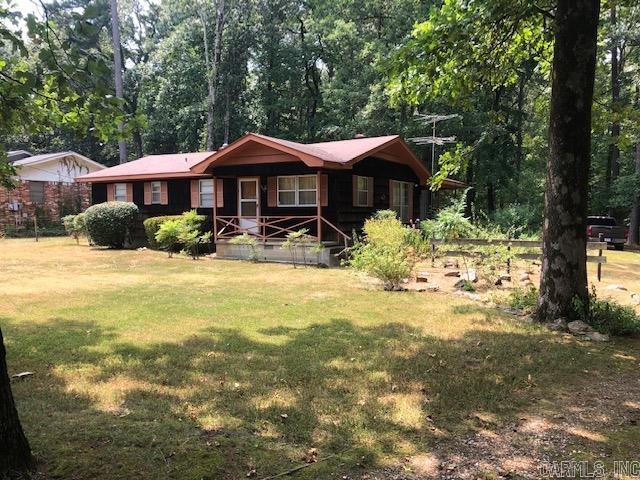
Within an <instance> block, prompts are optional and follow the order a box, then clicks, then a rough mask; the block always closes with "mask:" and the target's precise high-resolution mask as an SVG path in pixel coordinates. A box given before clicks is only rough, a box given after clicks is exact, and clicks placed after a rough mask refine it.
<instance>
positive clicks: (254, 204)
mask: <svg viewBox="0 0 640 480" xmlns="http://www.w3.org/2000/svg"><path fill="white" fill-rule="evenodd" d="M259 183H260V180H259V179H258V178H253V177H252V178H239V179H238V216H239V217H240V228H243V229H246V230H248V231H250V232H253V233H258V232H259V227H258V217H259V216H260V184H259Z"/></svg>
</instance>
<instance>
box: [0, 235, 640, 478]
mask: <svg viewBox="0 0 640 480" xmlns="http://www.w3.org/2000/svg"><path fill="white" fill-rule="evenodd" d="M609 253H611V252H609ZM623 255H632V254H627V253H624V254H623ZM625 258H626V257H625ZM638 258H639V257H637V256H636V257H633V260H634V261H635V262H636V263H637V264H640V260H638ZM0 264H1V265H2V269H3V274H4V277H5V278H6V280H5V282H3V288H2V290H1V291H0V323H1V324H2V328H3V331H4V334H5V340H6V344H7V349H8V362H9V369H10V372H11V373H17V372H20V371H33V372H35V375H34V376H33V377H29V378H27V379H25V380H21V381H16V382H14V384H13V390H14V395H15V397H16V401H17V404H18V407H19V410H20V414H21V418H22V421H23V425H24V428H25V431H26V433H27V436H28V437H29V440H30V442H31V445H32V448H33V450H34V453H35V455H36V456H37V458H38V460H39V470H40V471H42V472H43V475H44V476H46V477H51V478H74V479H90V478H101V479H116V478H118V479H119V478H149V479H152V478H153V479H155V478H181V479H191V478H193V479H196V478H211V479H213V478H216V479H218V478H241V477H245V476H246V475H247V473H248V472H250V471H251V470H252V469H254V468H255V470H256V477H257V478H262V477H266V476H269V475H274V474H277V473H279V472H282V471H285V470H288V469H290V468H292V467H294V466H296V465H299V464H301V463H304V458H305V456H306V455H307V452H308V451H309V450H310V449H312V448H316V449H317V450H318V457H319V458H323V457H326V456H329V455H334V456H333V457H331V458H329V459H328V460H326V461H322V462H319V463H317V464H314V465H312V466H310V467H309V468H306V469H304V470H302V471H300V472H298V473H297V474H296V478H324V477H330V476H332V475H336V476H337V478H341V476H342V475H354V474H357V475H362V474H364V473H365V472H368V471H375V470H376V469H378V468H381V467H383V466H386V465H398V464H399V462H401V460H402V459H403V458H404V457H407V456H411V455H418V454H420V453H422V452H430V451H435V450H437V449H438V448H440V446H441V445H442V444H443V442H444V443H445V444H446V442H447V441H448V439H452V438H456V436H460V435H465V434H468V433H469V432H473V431H474V430H476V429H477V428H478V426H477V418H478V416H481V417H483V418H484V417H486V416H490V417H491V418H495V419H497V420H496V421H497V422H499V423H500V422H502V423H504V422H508V421H510V420H512V419H513V418H516V417H517V416H518V415H519V414H520V412H522V411H523V410H526V409H528V408H532V407H533V406H534V405H535V404H536V402H538V401H539V400H540V399H542V398H544V399H553V398H556V396H562V395H567V394H570V392H571V391H572V390H575V389H579V388H583V387H584V385H586V384H588V383H589V382H592V381H593V379H594V378H598V377H611V376H616V375H628V374H629V373H630V372H633V371H634V369H637V367H638V359H639V358H640V342H638V341H637V340H620V341H616V342H615V343H613V344H604V345H599V344H597V345H596V344H594V345H586V344H584V343H580V342H577V341H575V340H573V339H568V338H566V337H563V336H560V335H557V334H552V333H550V332H547V331H546V330H545V329H543V328H541V327H539V326H536V325H530V324H527V323H526V322H522V321H516V320H514V319H512V318H510V317H508V316H506V315H504V314H502V313H501V312H498V311H496V310H490V309H485V308H483V307H479V306H478V304H475V303H470V302H468V301H465V300H463V299H460V298H453V297H451V296H445V295H439V294H429V295H425V294H419V293H398V292H384V291H380V290H376V289H373V288H371V287H368V286H366V285H365V284H363V283H362V282H360V281H359V280H358V279H356V278H355V277H354V276H353V275H351V274H350V273H349V272H348V271H345V270H335V269H333V270H323V269H313V268H298V269H293V268H292V267H291V266H288V265H274V264H253V263H248V262H234V261H222V260H215V261H214V260H211V259H203V260H200V261H193V260H190V259H187V258H184V257H176V258H173V259H168V258H166V255H165V254H164V253H159V252H153V251H108V250H93V249H90V248H89V247H87V246H76V245H75V243H74V242H73V240H70V239H43V240H41V241H40V242H39V243H35V242H33V240H4V241H2V242H0ZM607 269H609V266H607V267H606V269H605V272H607ZM612 269H613V267H612V268H611V269H609V270H610V271H612ZM629 271H632V270H629ZM636 271H637V269H636ZM625 438H629V439H630V440H628V441H627V440H625V441H624V442H623V441H618V442H617V443H616V444H615V445H616V446H615V448H616V449H617V450H618V451H620V454H621V455H624V454H625V453H629V454H630V451H625V448H627V449H633V448H635V447H634V445H637V442H634V441H631V439H632V438H633V439H638V440H639V441H640V435H639V434H638V429H637V428H635V429H631V430H630V431H625ZM625 445H626V447H625Z"/></svg>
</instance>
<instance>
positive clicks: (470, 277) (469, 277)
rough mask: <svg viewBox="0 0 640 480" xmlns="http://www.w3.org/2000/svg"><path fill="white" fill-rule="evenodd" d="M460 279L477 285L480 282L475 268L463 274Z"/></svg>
mask: <svg viewBox="0 0 640 480" xmlns="http://www.w3.org/2000/svg"><path fill="white" fill-rule="evenodd" d="M460 278H461V279H462V280H466V281H467V282H471V283H476V282H477V281H478V275H476V271H475V270H474V269H473V268H470V269H469V270H467V271H466V272H465V273H463V274H462V275H461V276H460Z"/></svg>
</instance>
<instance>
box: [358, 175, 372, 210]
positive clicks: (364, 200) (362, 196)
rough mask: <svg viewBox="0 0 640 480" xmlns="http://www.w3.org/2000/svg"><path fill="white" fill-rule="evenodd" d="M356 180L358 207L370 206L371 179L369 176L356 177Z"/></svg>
mask: <svg viewBox="0 0 640 480" xmlns="http://www.w3.org/2000/svg"><path fill="white" fill-rule="evenodd" d="M355 181H356V207H367V206H369V179H368V178H367V177H360V176H356V177H355Z"/></svg>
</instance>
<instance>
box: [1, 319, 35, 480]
mask: <svg viewBox="0 0 640 480" xmlns="http://www.w3.org/2000/svg"><path fill="white" fill-rule="evenodd" d="M31 463H32V457H31V449H30V448H29V442H28V441H27V438H26V437H25V436H24V432H23V431H22V426H21V425H20V419H19V418H18V411H17V410H16V405H15V403H14V401H13V395H12V393H11V382H10V381H9V373H8V371H7V361H6V351H5V348H4V340H3V338H2V330H1V329H0V478H3V477H4V475H5V474H6V473H7V472H13V471H16V472H22V471H25V470H27V469H28V468H29V467H30V466H31Z"/></svg>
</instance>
